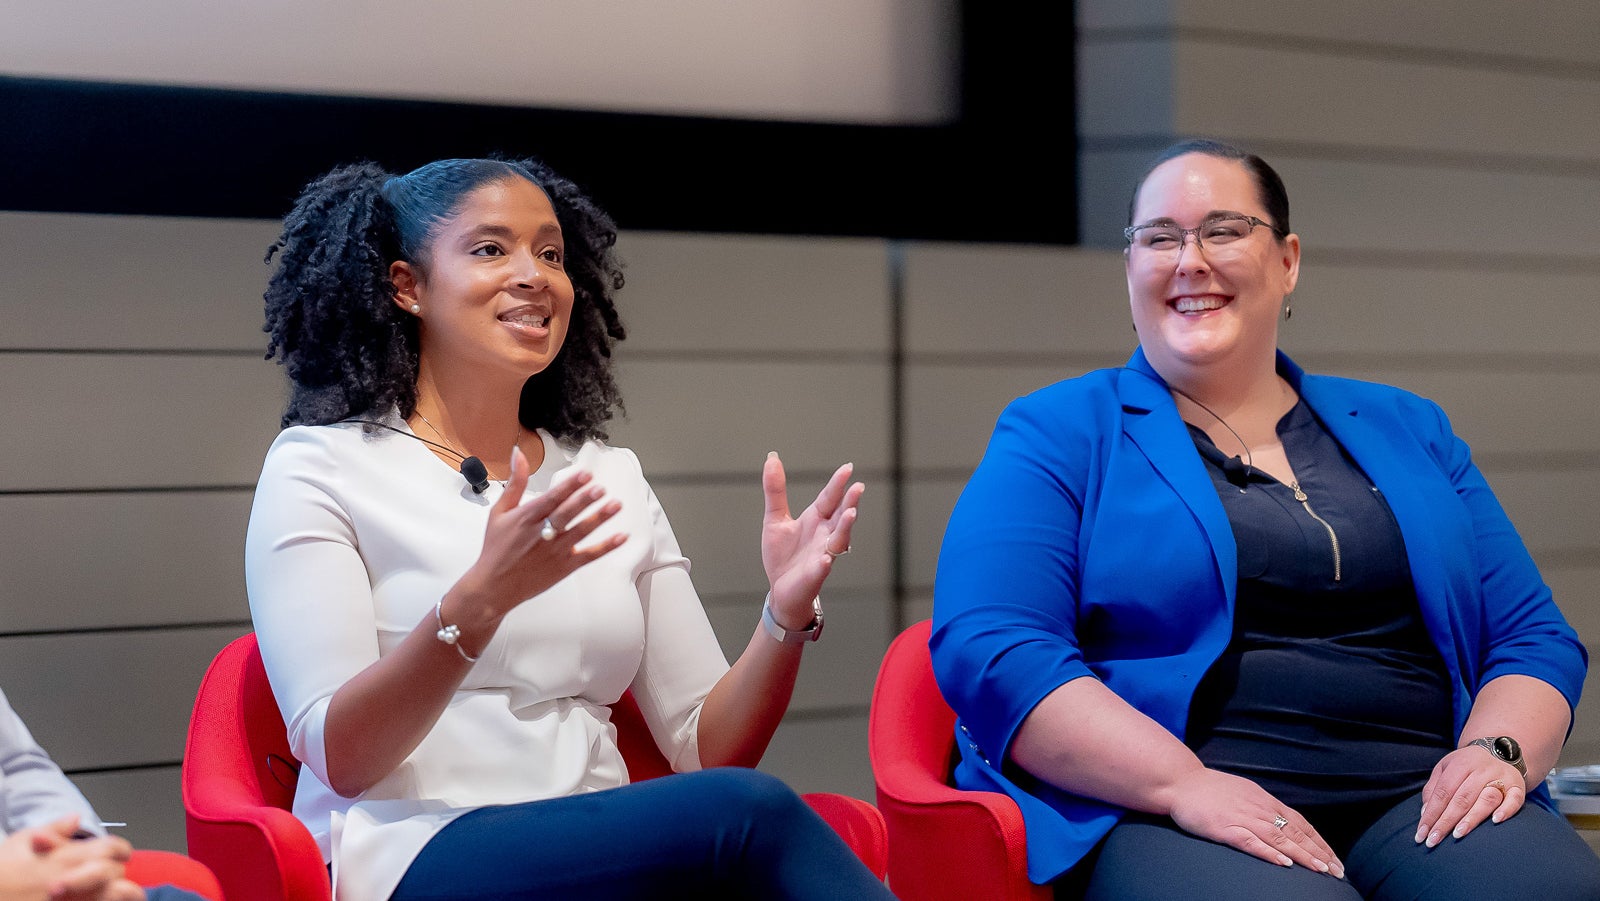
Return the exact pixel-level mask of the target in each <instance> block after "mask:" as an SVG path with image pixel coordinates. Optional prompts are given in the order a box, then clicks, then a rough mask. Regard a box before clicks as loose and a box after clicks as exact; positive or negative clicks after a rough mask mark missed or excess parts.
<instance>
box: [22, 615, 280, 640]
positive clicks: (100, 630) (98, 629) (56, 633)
mask: <svg viewBox="0 0 1600 901" xmlns="http://www.w3.org/2000/svg"><path fill="white" fill-rule="evenodd" d="M254 628H255V625H254V624H253V623H251V622H250V620H247V619H225V620H207V621H203V622H200V621H184V622H178V623H148V624H141V625H129V626H93V627H90V628H83V629H34V630H24V631H19V632H0V638H60V637H63V636H76V637H84V636H89V635H126V634H128V633H131V632H199V631H204V630H211V629H243V630H245V631H247V632H248V631H251V630H253V629H254Z"/></svg>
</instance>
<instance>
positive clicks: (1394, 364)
mask: <svg viewBox="0 0 1600 901" xmlns="http://www.w3.org/2000/svg"><path fill="white" fill-rule="evenodd" d="M1292 325H1293V324H1292V323H1291V325H1290V326H1289V328H1292ZM1128 352H1129V353H1131V352H1132V345H1131V344H1130V345H1129V350H1128ZM1295 356H1296V357H1298V358H1301V359H1311V360H1315V361H1316V362H1317V363H1318V365H1317V366H1316V367H1315V368H1316V369H1318V370H1326V369H1328V368H1329V366H1330V364H1333V365H1337V366H1340V367H1348V368H1373V369H1387V370H1392V371H1397V372H1434V371H1445V372H1457V371H1468V372H1486V371H1488V372H1501V373H1561V372H1565V373H1576V374H1584V373H1594V374H1596V375H1600V354H1592V353H1505V352H1485V351H1460V352H1454V351H1431V352H1430V351H1395V352H1392V353H1382V352H1377V353H1375V352H1369V351H1324V350H1315V349H1304V348H1302V349H1300V350H1298V351H1297V352H1296V354H1295ZM1108 359H1114V360H1115V361H1116V362H1115V363H1112V364H1111V365H1118V364H1120V363H1121V362H1122V361H1123V360H1124V359H1126V355H1125V354H1112V355H1111V356H1109V357H1108V355H1107V354H1103V353H1091V352H1082V351H1049V350H1033V351H1013V350H981V351H962V352H956V351H918V352H912V353H907V354H906V362H907V363H908V364H909V365H911V366H939V367H947V368H956V369H960V368H968V367H974V368H985V369H987V368H994V367H1015V368H1029V367H1047V368H1048V367H1060V368H1062V369H1070V368H1083V367H1095V368H1098V367H1101V366H1105V365H1107V360H1108Z"/></svg>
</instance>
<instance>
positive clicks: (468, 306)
mask: <svg viewBox="0 0 1600 901" xmlns="http://www.w3.org/2000/svg"><path fill="white" fill-rule="evenodd" d="M423 256H424V259H422V260H420V261H417V262H406V261H399V262H396V263H394V264H393V265H392V266H390V269H389V275H390V278H391V279H392V280H393V281H394V285H395V303H397V304H399V305H400V307H401V308H402V309H404V310H405V311H406V312H408V313H410V312H412V305H413V304H415V305H416V306H417V308H418V310H419V312H417V313H415V315H416V316H417V318H418V319H419V320H420V329H419V336H420V347H421V354H420V356H421V359H420V367H421V369H422V370H424V371H427V372H431V373H433V374H434V375H435V376H444V377H453V376H456V375H462V376H468V377H470V378H486V379H493V380H500V379H504V380H506V381H507V382H510V381H513V380H514V381H515V384H516V385H517V386H520V385H521V384H522V382H523V381H526V380H527V378H528V376H530V375H534V374H535V373H538V372H541V371H543V370H544V369H545V368H546V367H548V366H549V365H550V363H551V362H552V361H553V360H555V358H556V355H557V354H558V353H560V351H561V344H562V342H563V341H564V340H565V339H566V335H567V326H568V325H569V324H570V323H571V321H572V303H573V289H572V280H571V279H570V278H569V277H568V276H567V272H566V269H565V268H564V258H565V249H564V245H563V242H562V236H561V226H560V224H559V223H558V222H557V220H556V212H555V208H554V207H553V206H551V204H550V198H549V197H547V196H545V193H544V191H542V190H540V189H539V188H538V186H536V185H534V184H533V183H531V182H529V181H527V180H526V179H523V178H519V177H510V178H506V179H503V180H499V181H493V182H489V183H487V184H484V185H482V186H480V187H478V188H476V189H474V190H473V191H471V192H470V193H468V194H466V195H465V196H464V197H463V199H462V201H461V203H460V205H459V206H458V207H457V208H456V209H455V211H454V212H453V214H452V215H451V216H450V218H448V219H446V220H445V221H443V222H441V223H439V224H438V225H437V227H436V228H435V229H434V230H433V233H432V235H431V236H430V237H429V239H428V243H427V248H426V252H425V254H424V255H423Z"/></svg>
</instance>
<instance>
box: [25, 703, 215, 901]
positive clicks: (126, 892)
mask: <svg viewBox="0 0 1600 901" xmlns="http://www.w3.org/2000/svg"><path fill="white" fill-rule="evenodd" d="M0 834H4V835H5V840H4V841H3V842H0V901H22V899H32V898H58V899H85V901H136V899H141V898H145V897H147V896H148V898H149V899H151V901H179V899H193V898H196V897H197V896H195V895H192V894H190V893H189V892H185V891H182V890H180V889H176V888H173V887H171V886H161V887H158V888H153V889H150V890H148V892H147V891H146V890H145V889H142V888H140V887H139V886H138V885H136V884H134V883H133V882H132V881H130V880H128V879H125V878H123V868H124V865H125V864H126V863H127V861H128V857H129V855H130V854H132V853H133V846H131V845H129V844H128V842H127V841H126V840H125V839H123V838H120V837H118V836H112V835H107V834H106V830H105V827H104V826H102V825H101V821H100V817H98V816H96V815H95V812H94V808H93V807H91V806H89V801H88V800H87V799H86V798H84V796H83V793H82V792H80V791H78V787H77V786H75V785H73V784H72V781H71V780H70V779H68V778H67V777H66V774H65V773H63V772H61V768H60V767H59V766H57V765H56V762H55V761H54V760H52V759H50V755H49V754H46V753H45V751H44V749H43V748H41V747H39V743H38V742H36V741H34V738H33V734H32V733H30V732H29V731H28V727H27V726H26V725H24V724H23V722H22V718H21V717H19V716H17V712H16V711H15V710H13V709H12V708H11V702H10V701H9V700H7V699H6V696H5V693H4V692H0Z"/></svg>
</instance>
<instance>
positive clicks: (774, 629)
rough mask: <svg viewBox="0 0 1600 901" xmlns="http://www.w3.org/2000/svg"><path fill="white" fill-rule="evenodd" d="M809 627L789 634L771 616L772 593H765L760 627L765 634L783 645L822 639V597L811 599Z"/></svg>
mask: <svg viewBox="0 0 1600 901" xmlns="http://www.w3.org/2000/svg"><path fill="white" fill-rule="evenodd" d="M811 613H812V617H811V627H810V628H808V629H801V630H800V631H798V632H791V631H789V630H788V629H785V628H784V627H783V626H781V625H779V624H778V620H777V619H776V618H775V617H773V615H772V592H770V591H769V592H767V599H766V600H765V601H763V602H762V603H761V627H762V628H764V629H766V630H767V634H768V635H771V636H772V637H773V638H775V639H777V640H778V641H780V642H783V643H784V644H793V643H797V642H803V641H816V640H817V639H819V638H821V637H822V597H821V595H818V596H817V597H814V598H812V599H811Z"/></svg>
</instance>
